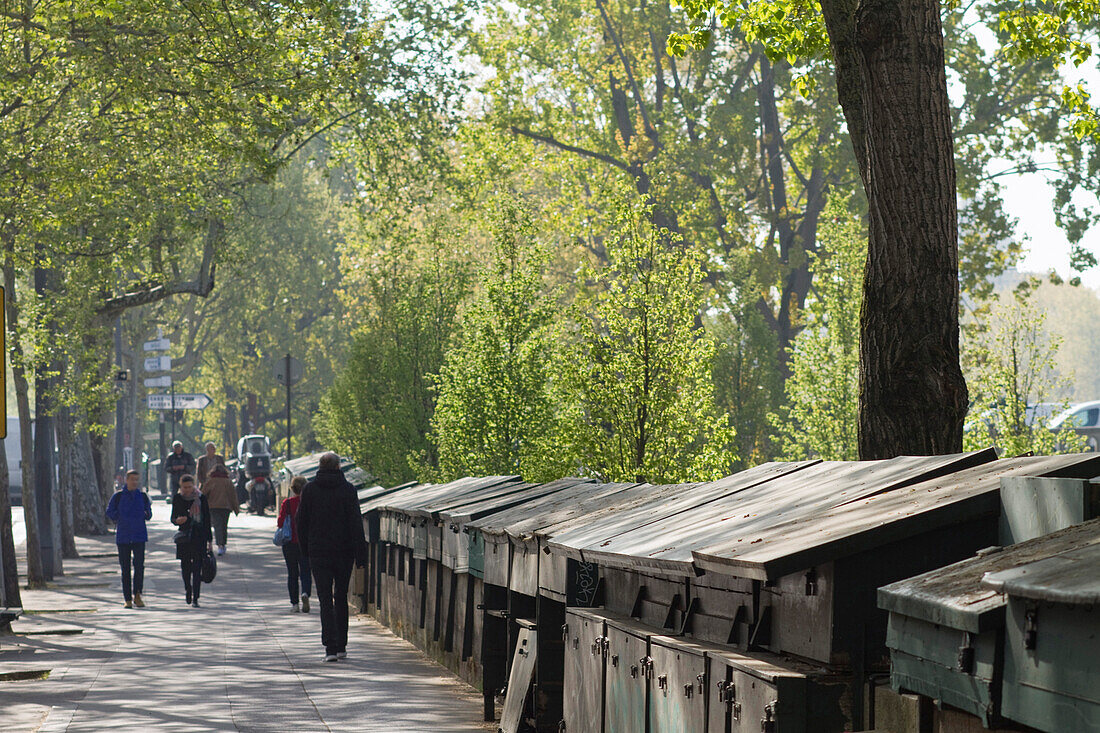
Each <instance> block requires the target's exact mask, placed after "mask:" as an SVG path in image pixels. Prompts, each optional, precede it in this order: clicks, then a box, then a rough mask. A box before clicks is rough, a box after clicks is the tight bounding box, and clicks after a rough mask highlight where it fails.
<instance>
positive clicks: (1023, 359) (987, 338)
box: [964, 280, 1084, 456]
mask: <svg viewBox="0 0 1100 733" xmlns="http://www.w3.org/2000/svg"><path fill="white" fill-rule="evenodd" d="M1035 286H1036V283H1035V282H1032V281H1030V280H1025V281H1024V282H1023V283H1021V284H1020V285H1019V286H1018V287H1017V288H1016V289H1015V290H1014V291H1013V292H1012V293H1011V294H1008V293H1006V294H1004V295H1002V296H1001V297H1000V298H999V299H997V300H995V301H994V302H993V303H991V304H989V305H988V306H987V307H986V308H984V309H983V311H984V316H985V317H984V318H983V320H984V322H985V324H984V328H981V329H974V333H973V334H972V335H971V338H970V340H969V341H968V343H967V344H966V349H965V351H964V356H965V365H966V367H967V381H968V383H969V384H970V389H971V393H972V394H973V396H974V404H973V405H972V406H971V408H970V413H969V414H968V415H967V430H966V440H965V447H966V448H967V449H968V450H976V449H979V448H984V447H986V446H988V445H989V444H991V443H992V444H993V445H995V446H996V447H997V449H998V450H999V451H1000V452H1001V453H1002V454H1004V455H1010V456H1016V455H1020V454H1023V453H1027V452H1029V451H1032V452H1035V453H1037V454H1040V455H1046V454H1051V453H1074V452H1079V451H1081V450H1083V449H1084V439H1083V438H1082V437H1081V436H1079V435H1077V434H1075V433H1073V432H1072V431H1061V432H1057V433H1055V432H1053V431H1051V430H1050V429H1049V427H1048V426H1047V423H1048V422H1049V419H1047V418H1046V416H1041V415H1040V416H1034V415H1033V414H1032V411H1031V410H1029V407H1033V406H1034V405H1036V404H1038V403H1040V402H1053V401H1058V398H1059V397H1060V396H1061V395H1064V394H1066V393H1067V391H1068V390H1069V389H1070V380H1069V379H1067V378H1066V377H1064V376H1061V375H1059V374H1058V373H1057V361H1058V350H1059V348H1060V346H1061V338H1060V337H1057V336H1052V335H1051V334H1050V333H1049V331H1048V329H1047V327H1046V323H1045V321H1046V317H1045V314H1044V313H1043V312H1042V310H1041V309H1040V308H1039V307H1038V306H1037V304H1036V303H1035V302H1034V300H1033V298H1034V288H1035ZM1061 401H1062V409H1065V407H1066V406H1068V402H1066V401H1065V399H1064V397H1063V398H1062V399H1061ZM1059 411H1060V410H1056V411H1055V412H1056V413H1057V412H1059Z"/></svg>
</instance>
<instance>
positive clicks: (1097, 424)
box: [1050, 400, 1100, 451]
mask: <svg viewBox="0 0 1100 733" xmlns="http://www.w3.org/2000/svg"><path fill="white" fill-rule="evenodd" d="M1050 429H1051V430H1053V431H1056V432H1057V431H1059V430H1072V431H1073V432H1075V433H1077V434H1078V435H1080V436H1083V437H1084V438H1085V445H1086V450H1089V451H1095V450H1097V449H1098V448H1100V400H1093V401H1092V402H1080V403H1078V404H1076V405H1073V406H1072V407H1070V408H1069V409H1067V410H1064V411H1063V412H1061V413H1059V414H1058V415H1056V416H1055V417H1054V419H1053V420H1051V421H1050Z"/></svg>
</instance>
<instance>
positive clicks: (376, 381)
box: [314, 203, 471, 483]
mask: <svg viewBox="0 0 1100 733" xmlns="http://www.w3.org/2000/svg"><path fill="white" fill-rule="evenodd" d="M438 207H439V208H438V210H437V209H432V210H430V211H425V210H423V209H419V210H417V211H415V212H406V219H405V220H402V219H401V218H400V217H399V216H397V215H394V216H393V217H392V218H390V217H386V218H379V217H376V216H374V215H370V216H366V217H356V220H355V223H353V224H351V225H348V231H349V242H348V243H347V245H346V252H345V255H344V265H345V268H346V273H347V274H346V276H345V281H344V287H343V293H344V295H343V298H344V302H345V305H346V307H347V308H348V309H349V313H350V317H351V319H352V322H353V323H355V329H354V331H353V333H352V342H351V346H350V349H349V354H348V359H347V362H346V363H345V364H344V365H343V368H342V369H341V371H340V372H339V373H338V374H337V375H336V377H335V380H334V382H333V385H332V387H331V389H329V391H328V392H327V393H326V394H325V396H324V397H323V398H322V400H321V407H320V414H319V415H317V416H316V418H315V421H314V424H315V426H316V431H317V435H318V437H319V439H320V440H321V442H322V443H323V444H324V445H325V446H326V447H328V448H330V449H332V450H337V451H340V452H342V453H344V454H346V455H348V456H351V457H352V458H353V459H355V461H356V462H357V463H358V464H359V465H360V466H362V467H363V468H364V469H366V470H367V471H370V472H371V473H372V474H373V475H374V476H375V477H376V479H377V480H378V481H382V482H386V483H397V482H401V481H407V480H409V479H412V478H415V477H416V476H417V474H418V473H423V474H427V473H433V472H435V471H437V470H438V457H437V453H436V450H435V446H434V445H433V444H432V443H431V441H430V440H429V439H428V435H429V433H430V431H431V421H432V415H433V413H434V410H435V394H434V392H433V390H432V386H431V376H430V375H432V374H436V373H438V372H439V370H440V368H441V367H442V365H443V354H444V351H445V349H446V345H447V343H448V342H449V341H450V339H451V336H452V334H453V333H454V329H455V327H456V324H457V319H458V309H459V306H460V305H461V303H462V302H463V301H464V300H465V298H466V297H467V295H468V294H469V287H470V282H471V276H470V269H471V268H470V266H469V260H468V257H469V253H468V252H466V251H465V250H464V249H463V248H462V247H461V246H459V244H458V243H459V242H460V241H461V233H460V232H461V230H460V228H457V224H458V222H456V221H454V220H453V219H450V218H448V216H447V211H446V205H445V204H442V203H440V204H438Z"/></svg>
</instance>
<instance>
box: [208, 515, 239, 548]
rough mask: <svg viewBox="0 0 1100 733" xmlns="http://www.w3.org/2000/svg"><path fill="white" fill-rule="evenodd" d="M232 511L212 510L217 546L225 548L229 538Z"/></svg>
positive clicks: (211, 517) (211, 518) (211, 521)
mask: <svg viewBox="0 0 1100 733" xmlns="http://www.w3.org/2000/svg"><path fill="white" fill-rule="evenodd" d="M232 511H233V510H232V509H211V510H210V523H211V524H213V525H214V539H215V541H216V542H215V544H217V545H218V546H219V547H225V540H226V537H228V536H229V514H230V512H232Z"/></svg>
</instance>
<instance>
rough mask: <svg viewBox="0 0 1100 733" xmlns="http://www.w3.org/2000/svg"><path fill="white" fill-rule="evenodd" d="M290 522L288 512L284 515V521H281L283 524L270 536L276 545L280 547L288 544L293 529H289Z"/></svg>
mask: <svg viewBox="0 0 1100 733" xmlns="http://www.w3.org/2000/svg"><path fill="white" fill-rule="evenodd" d="M290 522H291V516H290V515H289V514H288V515H287V516H286V521H284V522H283V526H282V527H279V528H278V529H277V530H275V536H274V537H272V538H271V541H272V542H273V543H274V544H275V546H276V547H282V546H283V545H286V544H289V543H290V540H291V538H292V537H293V536H294V534H293V532H294V530H292V529H291V526H290Z"/></svg>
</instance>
